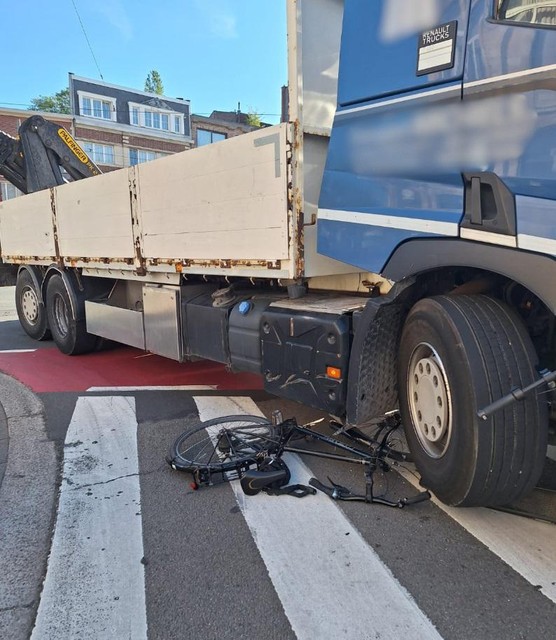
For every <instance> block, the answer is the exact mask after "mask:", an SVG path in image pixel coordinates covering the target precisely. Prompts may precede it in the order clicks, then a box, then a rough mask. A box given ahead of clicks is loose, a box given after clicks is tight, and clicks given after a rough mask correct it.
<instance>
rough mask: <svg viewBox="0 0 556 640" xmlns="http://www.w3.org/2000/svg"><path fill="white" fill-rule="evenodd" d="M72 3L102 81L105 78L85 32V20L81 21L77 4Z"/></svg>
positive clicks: (72, 1) (72, 0)
mask: <svg viewBox="0 0 556 640" xmlns="http://www.w3.org/2000/svg"><path fill="white" fill-rule="evenodd" d="M71 3H72V5H73V8H74V9H75V13H76V14H77V19H78V20H79V24H80V25H81V30H82V31H83V35H84V36H85V40H86V41H87V45H88V46H89V51H90V52H91V55H92V56H93V60H94V61H95V65H96V67H97V70H98V74H99V76H100V79H101V80H104V77H103V75H102V72H101V70H100V67H99V66H98V62H97V59H96V56H95V52H94V51H93V47H92V46H91V42H90V41H89V36H88V35H87V31H86V30H85V25H84V24H83V20H81V16H80V15H79V11H78V10H77V6H76V4H75V1H74V0H71Z"/></svg>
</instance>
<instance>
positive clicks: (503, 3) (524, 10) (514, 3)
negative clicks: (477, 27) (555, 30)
mask: <svg viewBox="0 0 556 640" xmlns="http://www.w3.org/2000/svg"><path fill="white" fill-rule="evenodd" d="M498 18H499V19H500V20H512V21H514V22H521V23H528V24H542V25H546V26H551V25H552V26H555V25H556V1H548V2H547V0H499V2H498Z"/></svg>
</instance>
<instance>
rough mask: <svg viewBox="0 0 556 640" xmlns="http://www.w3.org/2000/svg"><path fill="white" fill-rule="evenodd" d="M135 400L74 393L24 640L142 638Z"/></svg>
mask: <svg viewBox="0 0 556 640" xmlns="http://www.w3.org/2000/svg"><path fill="white" fill-rule="evenodd" d="M136 433H137V420H136V417H135V400H134V399H133V398H129V397H86V398H79V399H78V401H77V404H76V407H75V411H74V413H73V416H72V419H71V423H70V426H69V429H68V432H67V435H66V441H65V447H64V467H63V478H62V487H61V492H60V501H59V507H58V517H57V522H56V529H55V533H54V539H53V542H52V550H51V554H50V558H49V562H48V570H47V574H46V579H45V582H44V588H43V593H42V596H41V601H40V605H39V609H38V614H37V621H36V625H35V628H34V630H33V633H32V636H31V638H32V640H52V638H56V640H73V639H74V638H79V637H83V633H85V636H86V637H87V638H95V639H96V640H100V639H106V640H113V639H116V638H133V640H146V638H147V619H146V607H145V576H144V567H143V564H142V563H141V560H142V558H143V539H142V523H141V513H140V493H139V476H138V458H137V438H136Z"/></svg>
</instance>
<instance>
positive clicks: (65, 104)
mask: <svg viewBox="0 0 556 640" xmlns="http://www.w3.org/2000/svg"><path fill="white" fill-rule="evenodd" d="M29 109H30V110H31V111H47V112H49V113H71V108H70V94H69V89H62V90H61V91H58V93H55V94H54V95H53V96H39V97H38V98H33V99H32V100H31V106H30V107H29Z"/></svg>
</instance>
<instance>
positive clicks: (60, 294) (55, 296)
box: [46, 275, 97, 356]
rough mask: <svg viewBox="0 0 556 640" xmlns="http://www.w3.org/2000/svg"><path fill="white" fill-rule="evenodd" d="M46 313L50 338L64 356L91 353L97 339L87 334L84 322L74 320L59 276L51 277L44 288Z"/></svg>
mask: <svg viewBox="0 0 556 640" xmlns="http://www.w3.org/2000/svg"><path fill="white" fill-rule="evenodd" d="M46 311H47V315H48V324H49V326H50V330H51V332H52V338H53V339H54V342H55V343H56V346H57V347H58V349H59V350H60V351H61V352H62V353H65V354H66V355H70V356H73V355H78V354H80V353H88V352H89V351H93V350H94V349H95V347H96V344H97V337H96V336H93V335H91V334H90V333H87V328H86V325H85V320H78V319H77V318H76V312H75V309H74V308H73V307H72V304H71V300H70V296H69V293H68V291H67V289H66V285H65V284H64V281H63V280H62V277H61V276H59V275H53V276H52V277H51V278H50V280H49V281H48V285H47V287H46Z"/></svg>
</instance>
